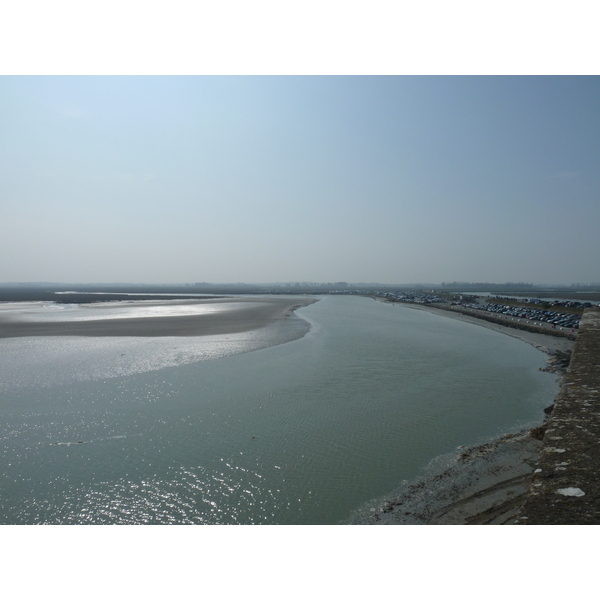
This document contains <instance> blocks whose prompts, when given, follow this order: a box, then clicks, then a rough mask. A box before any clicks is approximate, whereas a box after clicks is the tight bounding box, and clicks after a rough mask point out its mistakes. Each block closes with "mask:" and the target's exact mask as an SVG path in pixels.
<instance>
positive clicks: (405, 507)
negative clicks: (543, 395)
mask: <svg viewBox="0 0 600 600" xmlns="http://www.w3.org/2000/svg"><path fill="white" fill-rule="evenodd" d="M399 306H406V307H407V308H412V309H415V310H424V311H427V312H430V313H433V314H437V315H440V316H444V317H448V318H451V319H452V318H453V319H457V320H460V321H464V322H467V323H472V324H474V325H480V326H481V327H486V328H487V329H491V330H493V331H497V332H498V333H503V334H504V335H509V336H511V337H514V338H517V339H519V340H521V341H523V342H525V343H527V344H530V345H532V346H534V347H535V348H537V349H538V350H540V351H541V352H544V353H545V354H549V355H550V357H549V359H548V361H547V367H546V368H545V369H544V370H547V371H549V372H554V373H557V374H559V375H560V376H561V378H562V375H564V371H565V368H564V366H563V365H557V364H556V362H555V359H556V357H557V356H562V357H564V356H569V355H570V351H571V349H572V347H573V344H574V342H573V340H569V339H567V338H561V337H555V336H551V335H546V334H543V333H535V332H531V331H525V330H520V329H513V328H510V327H507V326H504V325H500V324H496V323H492V322H489V321H485V320H483V319H478V318H477V317H473V316H470V315H465V314H462V313H458V312H456V313H454V312H450V311H447V310H443V309H439V308H436V307H430V306H415V305H409V304H403V303H399ZM553 402H554V398H552V399H549V402H548V405H549V406H550V405H551V404H552V403H553ZM544 421H545V419H544V416H543V415H540V423H539V426H538V427H533V428H528V429H523V430H521V431H519V432H517V433H508V434H504V435H503V436H501V437H499V438H496V439H494V440H491V441H489V442H486V443H483V444H478V445H475V446H469V447H466V446H460V447H459V448H457V449H456V450H455V451H454V452H451V453H449V454H446V455H442V456H438V457H436V458H434V459H433V460H432V461H431V462H430V463H429V464H428V466H427V467H426V468H425V473H424V474H423V475H421V476H419V477H417V478H415V479H413V480H411V481H407V482H402V485H401V486H400V487H399V488H398V489H397V490H396V491H395V492H392V493H390V494H388V495H386V496H385V497H383V498H379V499H376V500H373V501H372V502H370V503H368V505H367V508H366V509H363V510H361V513H360V514H357V515H356V516H355V517H354V518H353V519H351V521H350V523H351V524H356V525H508V524H514V523H515V518H516V517H517V515H518V514H519V509H520V507H521V505H522V504H523V502H524V500H525V497H526V495H527V492H528V490H529V485H530V483H531V481H532V478H533V473H534V470H535V468H536V463H537V461H538V459H539V456H540V452H541V448H542V438H543V434H544V428H545V425H544Z"/></svg>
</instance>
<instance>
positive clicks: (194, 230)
mask: <svg viewBox="0 0 600 600" xmlns="http://www.w3.org/2000/svg"><path fill="white" fill-rule="evenodd" d="M599 158H600V78H599V77H597V76H593V77H575V76H567V77H529V76H523V77H475V76H471V77H452V76H426V77H423V76H391V77H376V76H366V77H365V76H352V77H329V76H323V77H296V76H290V77H280V76H271V77H252V76H247V77H236V76H228V77H209V76H193V77H174V76H172V77H99V76H90V77H53V76H45V77H11V76H4V77H0V202H1V204H0V207H1V211H2V212H1V215H2V219H1V221H0V223H1V229H0V256H1V260H0V282H8V281H62V282H164V283H168V282H174V283H175V282H196V281H208V282H215V283H217V282H250V283H251V282H275V281H315V282H317V281H341V280H343V281H348V282H369V281H378V282H383V283H415V282H432V283H439V282H442V281H480V282H483V281H489V282H506V281H526V282H532V283H557V284H559V283H566V284H569V283H575V282H582V283H585V282H597V281H600V269H599V268H598V264H599V263H598V257H599V256H600V235H599V233H598V226H599V224H600V172H599V166H600V161H599Z"/></svg>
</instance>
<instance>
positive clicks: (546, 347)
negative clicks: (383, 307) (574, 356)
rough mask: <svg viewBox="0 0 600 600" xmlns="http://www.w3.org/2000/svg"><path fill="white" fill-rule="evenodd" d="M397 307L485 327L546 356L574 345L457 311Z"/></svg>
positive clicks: (415, 306) (410, 305) (425, 306)
mask: <svg viewBox="0 0 600 600" xmlns="http://www.w3.org/2000/svg"><path fill="white" fill-rule="evenodd" d="M397 306H403V307H406V308H410V309H414V310H424V311H426V312H430V313H433V314H436V315H440V316H442V317H448V318H449V319H457V320H459V321H464V322H465V323H472V324H473V325H479V326H480V327H485V328H486V329H491V330H492V331H497V332H499V333H502V334H504V335H509V336H511V337H514V338H517V339H519V340H522V341H523V342H526V343H527V344H531V345H532V346H535V347H536V348H537V349H538V350H540V351H542V352H545V353H547V354H551V353H553V352H556V351H557V350H558V351H561V352H566V351H570V350H572V348H573V344H574V341H573V340H571V339H569V338H568V337H566V336H564V337H559V336H556V335H549V334H546V333H536V332H534V331H528V330H525V329H515V328H514V327H510V326H508V325H501V324H499V323H495V322H492V321H488V320H484V319H480V318H478V317H474V316H471V315H466V314H464V313H461V312H458V311H453V310H444V309H441V308H436V307H434V306H428V305H421V304H408V303H397Z"/></svg>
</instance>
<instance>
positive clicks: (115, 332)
mask: <svg viewBox="0 0 600 600" xmlns="http://www.w3.org/2000/svg"><path fill="white" fill-rule="evenodd" d="M313 302H316V300H315V299H314V298H308V297H298V296H296V297H280V296H273V297H264V296H259V297H258V296H257V297H243V298H241V297H238V298H210V299H202V300H171V301H169V300H165V301H163V302H157V301H150V302H148V301H125V302H106V303H104V302H99V303H94V304H91V305H90V304H86V305H82V306H80V307H78V310H77V311H76V312H75V313H72V314H70V315H69V317H71V318H67V319H63V320H44V319H42V318H39V316H37V317H36V314H27V313H24V312H19V311H17V312H11V311H0V338H11V337H25V336H90V337H98V336H136V337H163V336H206V335H220V334H231V333H241V332H246V331H252V330H254V329H259V328H262V327H266V326H268V325H270V324H272V323H274V322H275V321H278V320H280V319H284V318H286V317H288V316H290V315H291V314H292V313H293V312H294V310H296V309H297V308H300V307H303V306H307V305H309V304H312V303H313ZM140 307H142V308H143V309H148V308H152V307H166V308H171V309H173V308H178V309H179V310H180V311H181V308H182V307H187V308H188V309H189V310H188V314H186V313H185V311H184V312H183V314H176V312H177V311H176V310H175V311H174V313H175V314H171V315H169V316H143V314H144V313H143V312H141V313H140V311H139V308H140ZM86 309H87V310H88V313H89V310H90V309H93V310H94V311H95V317H94V318H93V319H90V318H88V317H87V316H86ZM136 309H137V313H138V316H136ZM194 309H196V310H197V314H194ZM128 311H130V315H131V316H129V315H128ZM117 312H118V313H119V314H116V313H117ZM167 312H168V311H167Z"/></svg>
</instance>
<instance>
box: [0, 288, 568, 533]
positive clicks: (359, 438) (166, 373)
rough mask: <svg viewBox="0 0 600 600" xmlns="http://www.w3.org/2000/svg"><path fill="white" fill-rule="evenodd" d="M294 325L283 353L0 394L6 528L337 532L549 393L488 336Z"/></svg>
mask: <svg viewBox="0 0 600 600" xmlns="http://www.w3.org/2000/svg"><path fill="white" fill-rule="evenodd" d="M298 314H299V316H301V317H303V318H305V319H307V320H308V321H309V322H310V323H311V325H312V328H311V330H310V332H309V333H308V334H307V335H306V336H305V337H303V338H301V339H298V340H296V341H292V342H288V343H285V344H280V345H277V346H272V347H269V348H264V349H261V350H256V351H253V352H248V353H245V354H238V355H235V356H230V357H226V358H220V359H217V360H208V361H204V362H199V363H195V364H187V365H183V366H179V367H170V368H165V369H161V370H157V371H152V372H146V373H139V374H136V375H131V376H126V377H111V378H107V379H99V380H92V381H83V382H79V383H71V384H68V385H55V386H51V387H45V388H40V387H37V388H34V389H24V388H23V389H19V390H16V391H12V392H5V393H3V395H2V399H1V403H0V415H1V416H2V426H1V429H0V433H1V437H2V440H3V450H2V455H1V457H0V461H1V467H2V468H1V470H0V498H1V501H0V522H1V523H97V524H100V523H123V524H129V523H181V524H185V523H198V524H200V523H210V524H217V523H223V524H229V523H242V524H252V523H269V524H296V523H297V524H327V523H339V522H343V521H345V520H346V519H348V518H349V517H350V515H351V514H352V512H353V511H355V510H356V509H357V508H359V507H360V506H361V505H362V504H363V503H365V502H367V501H369V500H371V499H373V498H377V497H379V496H383V495H385V494H388V493H389V492H391V491H392V490H393V489H395V488H396V487H397V486H398V484H399V483H400V481H401V480H404V479H410V478H412V477H415V476H417V475H418V474H419V473H420V472H421V470H422V469H423V468H424V467H425V465H426V464H427V463H428V462H429V461H430V460H431V459H432V458H433V457H435V456H437V455H439V454H443V453H446V452H449V451H451V450H453V449H454V448H456V447H457V446H459V445H462V444H472V443H476V442H479V441H484V440H486V439H489V438H491V437H494V436H497V435H499V434H501V433H504V432H506V431H509V430H514V429H517V428H519V427H520V426H523V425H525V424H528V423H531V422H533V421H540V420H541V418H542V416H543V415H542V409H543V408H544V407H545V406H547V405H549V404H551V403H552V399H553V397H554V394H555V393H556V391H557V384H556V379H555V377H554V376H552V375H550V374H548V373H543V372H539V371H538V367H540V366H543V365H544V363H545V357H544V355H543V354H542V353H540V352H539V351H537V350H536V349H534V348H533V347H531V346H529V345H527V344H525V343H523V342H520V341H518V340H515V339H513V338H510V337H508V336H505V335H502V334H498V333H495V332H492V331H489V330H487V329H485V328H483V327H479V326H474V325H471V324H466V323H463V322H460V321H456V320H452V319H448V318H444V317H440V316H437V315H433V314H430V313H427V312H423V311H416V310H412V309H409V308H406V307H401V306H393V305H387V304H384V303H381V302H377V301H374V300H371V299H367V298H355V297H344V296H342V297H334V296H329V297H324V298H323V299H321V300H320V301H319V302H317V303H315V304H313V305H311V306H308V307H306V308H303V309H301V310H300V311H298ZM79 442H82V443H79Z"/></svg>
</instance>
